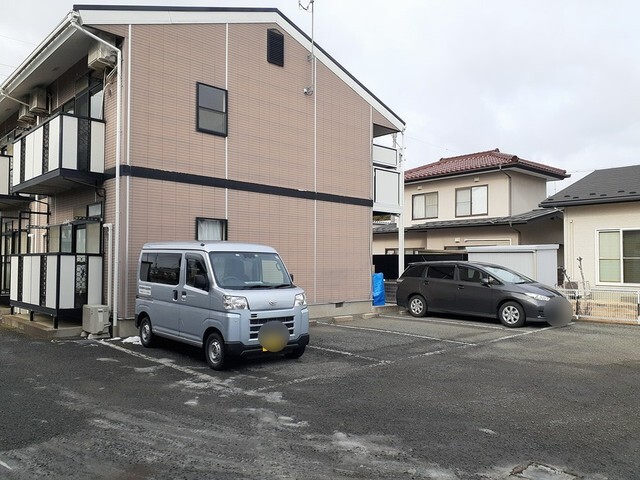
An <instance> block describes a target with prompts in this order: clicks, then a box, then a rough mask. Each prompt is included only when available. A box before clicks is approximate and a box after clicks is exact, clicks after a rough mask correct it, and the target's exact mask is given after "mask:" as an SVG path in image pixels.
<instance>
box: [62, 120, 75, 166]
mask: <svg viewBox="0 0 640 480" xmlns="http://www.w3.org/2000/svg"><path fill="white" fill-rule="evenodd" d="M62 168H68V169H71V170H77V169H78V119H77V118H75V117H68V116H66V115H65V116H63V117H62Z"/></svg>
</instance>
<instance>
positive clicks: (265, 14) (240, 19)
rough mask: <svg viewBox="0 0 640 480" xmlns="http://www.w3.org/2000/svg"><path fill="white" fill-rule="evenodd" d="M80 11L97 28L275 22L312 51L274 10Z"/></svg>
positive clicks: (354, 84)
mask: <svg viewBox="0 0 640 480" xmlns="http://www.w3.org/2000/svg"><path fill="white" fill-rule="evenodd" d="M76 8H77V9H78V12H79V13H80V17H81V19H82V23H84V24H86V25H93V26H96V27H99V26H100V25H162V24H164V25H167V24H188V23H212V24H215V23H275V24H277V25H278V26H279V27H281V28H282V29H283V30H285V31H286V32H287V33H288V34H289V35H291V37H293V38H294V39H295V40H296V41H298V42H299V43H300V44H301V45H303V46H304V47H305V48H306V49H307V50H308V51H309V52H311V39H310V38H309V37H308V36H307V35H306V34H305V33H304V32H303V31H302V30H301V29H300V28H298V27H297V26H296V25H295V24H294V23H292V22H291V21H290V20H289V19H288V18H287V17H285V16H284V15H283V14H282V13H281V12H280V11H278V10H277V9H238V10H233V9H205V8H197V7H194V8H182V9H177V10H172V9H171V8H167V9H159V8H161V7H154V8H147V9H145V8H144V7H138V8H140V9H139V10H137V9H136V10H134V9H122V10H116V8H117V7H112V8H113V9H111V8H104V9H100V8H99V9H95V6H87V7H86V9H85V6H79V7H76ZM314 54H315V56H316V58H317V60H318V61H320V62H321V63H322V64H323V65H325V66H326V67H327V68H329V69H330V70H331V71H332V72H333V73H335V74H336V75H337V76H338V77H339V78H340V79H341V80H342V81H343V82H345V83H346V84H347V85H349V86H350V87H351V88H352V89H353V90H354V91H355V92H356V93H358V95H360V96H361V97H362V98H363V99H364V100H365V101H366V102H367V103H369V104H370V105H372V106H373V107H374V108H375V109H376V110H377V111H378V112H380V114H382V115H383V116H384V117H385V118H386V119H387V120H388V121H389V122H390V123H391V124H392V125H394V126H395V127H396V128H397V129H398V130H399V131H402V130H403V129H404V126H405V123H404V121H403V120H402V119H401V118H400V117H398V116H397V115H396V114H395V113H393V111H391V110H390V109H389V108H388V107H387V106H386V105H385V104H384V103H382V101H380V100H379V99H378V98H377V97H376V96H375V95H374V94H373V93H371V92H370V91H369V90H368V89H367V88H366V87H365V86H364V85H363V84H362V83H360V82H359V81H358V80H357V79H356V78H355V77H354V76H353V75H351V74H350V73H349V72H348V71H347V70H346V69H345V68H344V67H342V65H340V64H339V63H338V62H336V61H335V60H334V59H333V58H332V57H331V56H330V55H329V54H328V53H327V52H325V51H324V50H323V49H322V48H321V47H319V46H318V44H317V43H316V44H315V48H314Z"/></svg>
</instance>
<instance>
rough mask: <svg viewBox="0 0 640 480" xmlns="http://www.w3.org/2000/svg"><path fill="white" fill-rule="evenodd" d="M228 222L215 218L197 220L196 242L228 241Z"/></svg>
mask: <svg viewBox="0 0 640 480" xmlns="http://www.w3.org/2000/svg"><path fill="white" fill-rule="evenodd" d="M226 239H227V221H226V220H218V219H215V218H196V240H226Z"/></svg>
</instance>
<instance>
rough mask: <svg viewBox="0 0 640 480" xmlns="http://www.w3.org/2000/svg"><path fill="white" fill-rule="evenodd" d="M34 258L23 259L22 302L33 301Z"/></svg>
mask: <svg viewBox="0 0 640 480" xmlns="http://www.w3.org/2000/svg"><path fill="white" fill-rule="evenodd" d="M32 259H33V257H22V301H23V302H25V303H34V302H32V301H31V263H32Z"/></svg>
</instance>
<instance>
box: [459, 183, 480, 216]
mask: <svg viewBox="0 0 640 480" xmlns="http://www.w3.org/2000/svg"><path fill="white" fill-rule="evenodd" d="M487 192H488V187H487V186H486V185H482V186H478V187H469V188H459V189H458V190H456V217H468V216H471V215H486V214H487V212H488V208H487V199H488V193H487Z"/></svg>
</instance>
